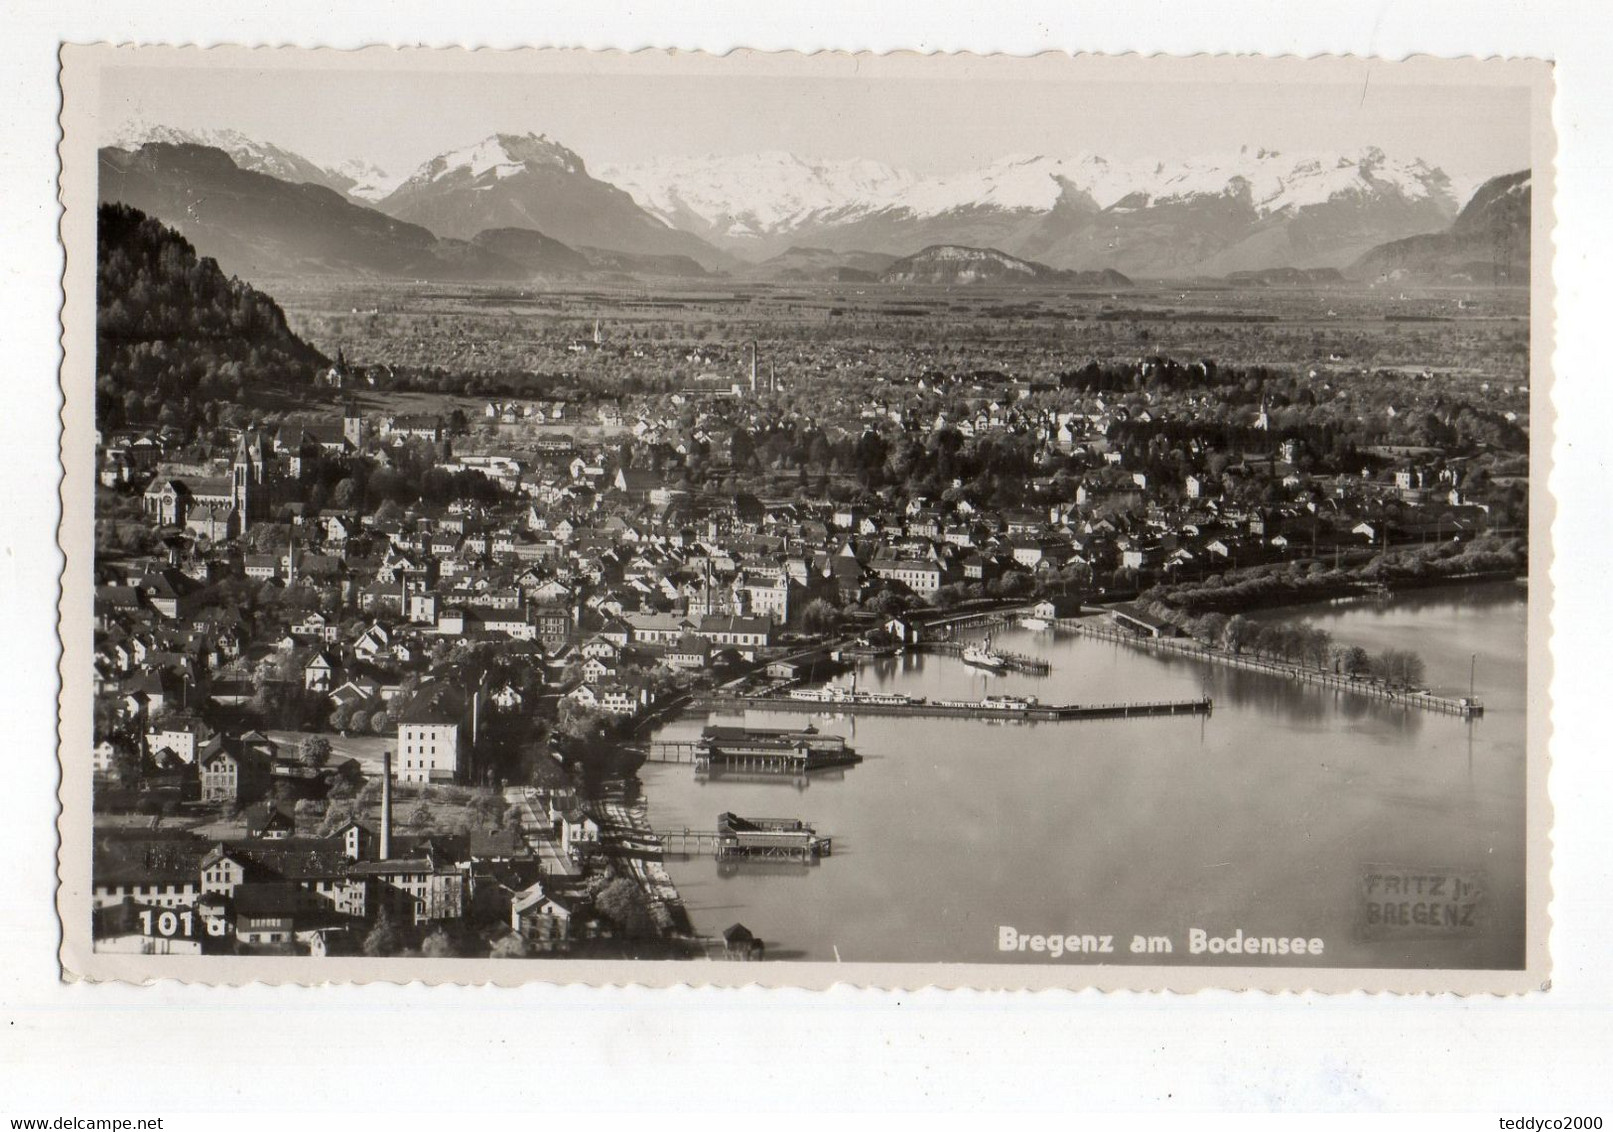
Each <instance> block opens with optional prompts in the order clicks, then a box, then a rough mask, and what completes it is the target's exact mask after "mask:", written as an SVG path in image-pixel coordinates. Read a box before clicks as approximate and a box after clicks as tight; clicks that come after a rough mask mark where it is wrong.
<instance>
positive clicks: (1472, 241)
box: [1351, 170, 1532, 285]
mask: <svg viewBox="0 0 1613 1132" xmlns="http://www.w3.org/2000/svg"><path fill="white" fill-rule="evenodd" d="M1530 182H1531V177H1530V174H1529V172H1528V171H1527V170H1524V171H1522V172H1518V173H1510V174H1507V175H1506V176H1503V177H1494V178H1492V179H1490V180H1488V181H1486V182H1485V183H1484V184H1482V185H1480V186H1479V189H1478V191H1477V192H1475V193H1474V194H1473V198H1472V199H1471V200H1469V201H1468V202H1467V205H1466V206H1465V207H1464V208H1463V209H1462V211H1461V214H1460V215H1458V216H1457V218H1456V220H1455V221H1454V222H1453V223H1452V224H1451V226H1450V227H1449V228H1448V229H1446V230H1445V231H1443V232H1436V233H1432V234H1429V235H1424V236H1410V237H1407V238H1406V239H1404V240H1395V241H1393V242H1391V243H1387V244H1383V245H1381V246H1380V247H1377V248H1374V249H1373V250H1372V251H1370V252H1368V253H1367V254H1366V255H1364V256H1362V257H1361V259H1360V260H1359V261H1358V262H1356V263H1355V264H1354V265H1353V266H1352V268H1351V274H1352V275H1353V276H1354V277H1356V278H1357V279H1361V280H1366V281H1369V282H1370V281H1379V280H1382V281H1402V280H1404V281H1407V282H1417V283H1448V284H1460V283H1466V284H1475V283H1476V284H1493V285H1505V284H1527V283H1528V282H1529V254H1530V238H1529V228H1530V215H1531V206H1532V200H1531V196H1532V193H1531V191H1530V190H1531V185H1530Z"/></svg>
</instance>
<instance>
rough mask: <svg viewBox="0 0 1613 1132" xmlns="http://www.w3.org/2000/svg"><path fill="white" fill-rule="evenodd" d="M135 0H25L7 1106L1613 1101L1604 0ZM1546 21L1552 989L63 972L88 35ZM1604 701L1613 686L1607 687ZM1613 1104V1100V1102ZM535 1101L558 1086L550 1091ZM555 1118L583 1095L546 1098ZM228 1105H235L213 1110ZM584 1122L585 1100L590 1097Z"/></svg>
mask: <svg viewBox="0 0 1613 1132" xmlns="http://www.w3.org/2000/svg"><path fill="white" fill-rule="evenodd" d="M685 6H686V5H673V4H668V5H658V4H643V3H638V4H620V3H617V4H609V3H593V4H587V5H573V6H558V5H541V6H540V5H537V4H533V5H530V6H529V5H515V4H510V5H497V6H495V5H474V4H471V3H467V2H464V0H455V2H452V3H442V2H440V0H438V2H432V3H400V2H393V3H390V4H387V5H386V6H385V7H384V8H382V7H380V6H376V7H375V8H373V10H362V9H359V8H358V7H357V6H352V7H353V10H352V11H351V12H343V13H341V14H339V15H337V14H333V13H332V11H331V9H332V8H333V7H335V6H334V5H330V4H323V3H322V4H306V3H286V2H280V3H261V2H251V3H245V2H241V0H212V2H207V3H191V2H184V3H167V4H162V5H160V6H159V5H158V4H157V3H155V2H154V0H147V2H144V3H139V4H130V3H103V4H97V5H91V4H88V3H76V2H58V3H44V2H38V0H21V2H19V0H11V2H10V3H8V4H7V5H6V7H5V10H4V14H3V15H0V121H3V123H4V133H3V135H0V184H3V186H4V192H5V196H4V205H5V208H4V213H3V218H4V219H3V221H0V231H3V232H4V236H3V239H4V241H5V254H4V257H3V258H0V272H3V284H0V344H3V351H0V359H3V368H0V380H3V382H4V385H3V389H4V400H3V402H0V469H3V477H4V478H3V480H0V632H3V636H0V695H3V696H4V703H5V708H6V710H5V712H4V713H3V715H0V760H3V761H0V765H3V766H4V774H3V777H0V869H3V870H4V871H3V873H0V876H3V878H4V879H3V881H0V953H3V961H0V1116H7V1117H16V1116H53V1115H58V1114H72V1113H77V1114H90V1113H111V1112H117V1113H122V1114H125V1115H155V1114H162V1113H167V1114H170V1115H178V1114H180V1113H184V1112H187V1111H190V1112H204V1111H215V1112H217V1111H224V1110H238V1109H239V1110H247V1111H254V1112H257V1113H260V1114H261V1113H263V1112H265V1111H268V1112H275V1111H286V1110H292V1111H296V1110H329V1109H341V1110H368V1111H370V1112H406V1113H411V1114H413V1116H414V1118H415V1119H414V1121H411V1122H410V1123H414V1122H418V1121H419V1118H420V1116H421V1114H423V1113H429V1112H430V1111H432V1110H436V1109H441V1110H445V1111H463V1110H472V1109H479V1110H494V1111H515V1110H525V1111H538V1112H546V1111H549V1110H553V1109H557V1108H565V1109H599V1108H603V1109H612V1108H628V1109H632V1108H644V1109H651V1110H656V1109H668V1108H700V1109H709V1108H729V1107H736V1108H748V1109H755V1108H763V1109H781V1110H786V1111H788V1110H801V1109H811V1108H818V1107H834V1108H845V1107H851V1108H932V1107H934V1108H939V1107H957V1106H969V1107H973V1106H983V1107H989V1108H1018V1107H1035V1108H1056V1109H1071V1108H1078V1109H1123V1110H1131V1109H1154V1110H1166V1111H1169V1110H1178V1111H1191V1110H1204V1109H1223V1110H1224V1109H1241V1108H1252V1109H1271V1108H1281V1109H1327V1110H1341V1109H1342V1110H1358V1111H1359V1110H1366V1111H1370V1110H1378V1109H1395V1110H1406V1109H1423V1110H1442V1111H1448V1110H1462V1111H1468V1112H1472V1113H1474V1114H1475V1115H1474V1117H1473V1118H1472V1119H1471V1120H1470V1121H1467V1122H1466V1123H1468V1124H1471V1125H1472V1126H1474V1127H1487V1128H1493V1127H1496V1124H1495V1123H1494V1121H1493V1119H1491V1118H1490V1117H1488V1116H1486V1117H1484V1118H1483V1119H1480V1118H1479V1116H1478V1114H1481V1113H1485V1114H1496V1115H1522V1114H1525V1113H1536V1114H1542V1115H1545V1114H1549V1115H1560V1114H1566V1113H1574V1112H1579V1113H1588V1112H1595V1111H1604V1110H1605V1108H1606V1107H1613V1106H1608V1103H1607V1102H1608V1101H1609V1100H1610V1099H1613V1089H1610V1086H1609V1083H1608V1078H1609V1068H1608V1065H1609V1060H1610V1058H1609V1055H1610V1051H1613V1042H1610V1041H1609V1038H1610V1036H1613V1035H1610V1030H1613V996H1610V989H1613V979H1610V976H1609V971H1608V967H1609V964H1610V962H1613V947H1610V946H1609V939H1608V932H1609V930H1610V929H1613V917H1610V916H1609V899H1610V897H1609V893H1610V891H1613V884H1610V879H1613V878H1610V867H1609V861H1610V856H1613V855H1610V852H1609V849H1610V838H1609V832H1608V831H1609V828H1610V825H1613V815H1610V812H1609V805H1608V803H1609V801H1610V799H1609V790H1608V786H1609V780H1610V775H1609V771H1608V767H1609V763H1610V753H1609V750H1608V747H1609V744H1608V743H1607V742H1606V741H1605V739H1604V736H1603V724H1604V722H1605V720H1606V719H1607V716H1606V714H1605V706H1606V702H1607V697H1608V687H1607V678H1606V672H1607V669H1608V651H1609V650H1608V649H1607V647H1606V644H1605V642H1606V641H1607V640H1608V639H1609V632H1608V630H1609V624H1608V621H1609V618H1608V608H1609V605H1610V604H1613V603H1610V602H1609V587H1608V583H1609V577H1608V574H1609V571H1608V566H1607V562H1608V553H1607V552H1608V549H1609V543H1608V536H1607V533H1606V532H1607V525H1608V522H1609V519H1610V518H1613V508H1610V506H1609V492H1608V485H1609V479H1608V471H1607V464H1606V461H1607V459H1608V456H1609V454H1610V451H1613V446H1610V444H1609V425H1610V423H1613V422H1610V415H1609V412H1608V393H1607V389H1608V386H1609V382H1610V381H1613V373H1610V372H1609V370H1610V366H1609V364H1608V361H1607V353H1606V351H1605V350H1604V349H1601V347H1603V346H1604V344H1605V342H1606V334H1605V332H1604V328H1605V326H1606V324H1607V321H1608V315H1609V312H1608V307H1607V299H1608V289H1607V286H1606V282H1605V281H1606V279H1607V277H1608V273H1609V271H1610V270H1613V265H1610V263H1609V257H1608V251H1609V241H1608V239H1607V237H1608V230H1609V215H1610V212H1613V204H1610V200H1613V195H1610V194H1609V193H1608V191H1607V189H1608V186H1609V184H1610V183H1613V180H1610V176H1609V173H1610V170H1609V168H1608V164H1609V158H1610V155H1613V144H1610V141H1613V139H1610V137H1609V126H1610V120H1609V113H1608V110H1609V105H1608V103H1609V87H1608V83H1607V81H1606V78H1605V75H1606V72H1607V71H1608V69H1609V64H1610V60H1609V58H1608V56H1607V51H1608V48H1609V46H1610V45H1613V36H1610V35H1609V31H1610V28H1609V18H1608V16H1607V14H1606V12H1605V9H1604V8H1603V6H1602V5H1599V4H1591V3H1584V4H1577V5H1576V4H1571V3H1525V2H1518V0H1514V2H1511V3H1475V2H1472V0H1468V2H1466V3H1462V4H1461V5H1455V4H1442V5H1438V6H1434V5H1417V4H1411V3H1406V2H1401V3H1398V4H1389V3H1383V4H1369V3H1349V4H1346V3H1330V4H1317V3H1309V4H1288V3H1276V2H1272V3H1256V4H1242V5H1238V4H1228V3H1215V4H1211V3H1205V2H1203V0H1200V2H1196V3H1195V2H1182V3H1162V2H1159V0H1155V2H1152V3H1144V2H1137V0H1133V2H1130V3H1121V2H1115V0H1110V2H1106V3H1103V4H1101V5H1099V4H1092V5H1084V4H1073V3H1062V4H1051V3H1046V4H1036V5H1016V6H1015V7H1014V10H1013V11H1012V12H1007V11H1002V10H998V5H997V4H990V5H988V4H978V5H964V4H948V5H934V6H931V7H930V8H928V9H926V10H925V11H924V12H923V13H920V12H919V11H918V10H917V9H916V8H915V9H913V10H909V9H908V8H907V7H906V6H899V5H889V6H886V8H885V10H884V11H882V12H880V13H877V14H870V13H869V12H867V11H865V10H864V9H866V8H871V7H873V5H870V4H867V3H866V2H865V3H845V4H834V5H831V4H814V5H810V6H808V5H805V4H802V5H796V6H783V5H775V4H767V3H763V4H756V5H754V6H753V5H740V4H721V5H718V4H708V5H704V6H703V8H702V10H701V11H700V12H698V13H691V12H688V11H683V10H682V9H683V8H684V7H685ZM62 40H68V41H76V42H91V41H98V40H117V41H123V40H138V41H144V42H200V43H213V42H238V43H297V44H302V45H308V46H313V45H330V46H340V47H354V46H360V45H364V44H370V43H376V42H393V43H428V44H433V45H449V44H465V45H472V46H477V45H485V46H496V47H514V46H520V45H525V44H538V45H565V46H583V47H637V46H674V47H682V48H691V49H692V48H704V49H708V50H718V51H721V50H726V49H728V48H730V47H735V46H752V47H761V48H774V49H777V48H801V49H817V48H847V49H856V48H872V49H895V48H918V49H921V50H937V49H939V50H946V49H964V48H967V49H973V50H978V51H1010V52H1015V53H1026V52H1032V51H1040V50H1048V49H1087V50H1098V51H1110V52H1120V51H1130V50H1143V51H1165V52H1171V53H1180V54H1186V53H1197V52H1205V51H1238V52H1256V51H1258V52H1266V53H1297V54H1305V55H1309V54H1315V53H1318V52H1324V51H1329V52H1353V53H1359V54H1369V53H1370V54H1379V55H1384V56H1387V57H1391V58H1393V57H1400V56H1403V55H1406V54H1411V53H1415V52H1429V53H1434V54H1445V55H1451V54H1479V55H1492V54H1506V55H1537V56H1546V57H1550V58H1554V59H1556V60H1557V61H1558V63H1559V66H1558V71H1557V81H1558V84H1559V101H1558V107H1557V112H1556V117H1557V125H1558V130H1559V145H1560V152H1559V159H1558V201H1557V219H1558V230H1557V237H1556V239H1557V247H1558V251H1557V281H1558V316H1559V342H1558V357H1557V365H1556V371H1557V386H1556V402H1557V413H1558V418H1557V430H1558V431H1557V447H1556V452H1555V461H1556V467H1555V470H1554V472H1553V475H1552V479H1551V487H1552V490H1553V491H1554V493H1555V494H1556V496H1557V499H1558V505H1559V512H1558V522H1557V530H1556V533H1555V548H1556V558H1557V561H1556V565H1555V567H1554V569H1553V571H1552V574H1553V583H1554V585H1555V587H1556V613H1555V622H1556V624H1555V638H1554V647H1555V652H1556V661H1557V673H1556V680H1555V685H1554V687H1553V698H1554V700H1555V708H1554V710H1555V715H1554V726H1555V735H1554V737H1553V744H1552V750H1553V756H1554V760H1555V762H1554V767H1553V771H1552V782H1551V792H1552V797H1553V802H1554V804H1555V806H1556V811H1557V812H1556V823H1555V828H1554V837H1555V841H1556V868H1555V873H1554V878H1553V880H1554V885H1555V890H1556V899H1555V902H1554V904H1553V907H1552V915H1553V918H1554V920H1555V930H1554V933H1553V938H1552V953H1553V958H1554V966H1555V971H1554V977H1553V986H1552V989H1551V990H1550V991H1549V992H1548V993H1546V994H1537V995H1533V996H1530V997H1528V998H1524V999H1516V1000H1509V1001H1494V1000H1488V999H1472V1000H1457V999H1448V998H1447V999H1428V998H1388V997H1380V998H1376V999H1369V998H1366V997H1364V996H1355V997H1353V998H1334V999H1323V998H1316V997H1304V996H1253V997H1240V996H1236V995H1230V994H1210V993H1204V994H1199V995H1194V996H1191V997H1188V998H1170V997H1163V996H1149V995H1110V996H1101V995H1097V994H1083V995H1070V994H1061V993H1044V994H1040V995H1035V996H1031V995H1024V994H1021V995H1001V994H990V995H981V994H969V993H951V994H946V993H935V992H931V993H918V994H889V993H881V992H872V991H854V990H841V991H836V992H831V993H828V994H808V993H790V992H760V991H756V990H754V989H753V990H750V991H745V992H734V991H704V992H690V991H673V992H668V993H655V994H651V993H647V992H644V991H641V990H589V989H586V988H581V989H579V988H570V989H549V988H529V989H525V990H519V991H516V990H491V989H480V988H470V989H460V988H438V989H427V988H422V987H405V988H397V987H379V986H377V987H365V988H354V987H327V988H318V989H299V988H283V989H274V988H265V987H252V988H246V989H243V990H209V989H206V988H190V987H181V986H174V985H168V984H163V985H159V986H156V987H151V988H129V987H93V986H82V985H78V986H66V985H62V984H61V983H60V982H59V981H58V978H57V966H56V958H55V952H56V942H57V941H56V931H57V929H56V922H55V917H54V895H55V893H54V868H55V865H54V853H55V826H54V822H55V815H56V796H55V790H56V770H55V758H54V750H55V736H54V728H55V702H56V687H57V686H56V672H55V665H56V659H57V649H56V643H55V600H56V576H57V571H58V569H59V557H58V554H57V551H56V548H55V541H54V534H55V527H56V521H57V497H56V487H57V479H58V464H57V451H56V445H57V424H58V422H57V418H56V413H57V409H58V404H59V393H58V388H57V385H56V365H57V357H58V351H57V342H56V325H57V309H58V302H59V298H60V296H59V287H58V278H57V277H58V272H59V270H60V262H61V261H60V251H59V249H58V246H57V243H56V222H57V209H56V203H55V187H54V186H55V177H56V156H55V144H56V140H57V131H56V122H55V115H56V111H57V106H58V95H57V88H56V60H55V48H56V45H57V43H58V42H59V41H62ZM1599 709H1603V710H1599ZM1609 1115H1613V1114H1609ZM537 1119H538V1120H539V1121H544V1120H545V1118H544V1117H542V1116H539V1117H538V1118H537ZM549 1119H550V1120H552V1119H553V1118H552V1117H551V1118H549ZM209 1123H210V1124H211V1126H214V1127H216V1126H217V1124H216V1123H214V1122H209ZM567 1123H568V1124H570V1125H572V1126H581V1124H580V1122H573V1121H567Z"/></svg>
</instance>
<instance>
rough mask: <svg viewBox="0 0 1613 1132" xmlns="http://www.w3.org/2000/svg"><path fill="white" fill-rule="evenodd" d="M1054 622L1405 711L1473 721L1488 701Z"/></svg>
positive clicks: (1087, 624)
mask: <svg viewBox="0 0 1613 1132" xmlns="http://www.w3.org/2000/svg"><path fill="white" fill-rule="evenodd" d="M1055 624H1056V625H1057V626H1058V627H1059V628H1060V629H1067V630H1071V631H1073V632H1076V633H1079V634H1081V635H1082V636H1084V637H1091V638H1093V639H1094V640H1100V641H1112V642H1114V643H1116V644H1122V645H1127V646H1129V647H1131V648H1135V649H1140V650H1141V651H1143V652H1153V653H1166V654H1172V655H1176V656H1185V657H1189V658H1191V659H1193V660H1200V661H1204V662H1206V663H1209V664H1219V665H1222V666H1224V667H1227V668H1240V669H1243V670H1244V671H1247V672H1260V673H1263V674H1265V675H1268V676H1278V677H1281V678H1283V679H1285V680H1292V681H1297V682H1299V683H1303V684H1314V685H1316V686H1317V687H1321V688H1333V689H1336V690H1338V691H1343V692H1348V693H1350V694H1351V695H1356V696H1364V697H1366V698H1368V699H1374V700H1380V701H1383V702H1385V703H1395V704H1400V705H1402V706H1404V707H1412V708H1418V709H1420V710H1423V711H1434V712H1440V713H1442V714H1444V715H1457V716H1461V717H1463V718H1465V719H1472V718H1475V717H1477V716H1481V715H1483V714H1484V703H1483V701H1481V700H1479V699H1478V698H1476V697H1471V698H1470V697H1459V698H1458V697H1451V696H1436V695H1433V694H1431V693H1428V692H1413V691H1408V690H1406V689H1397V688H1390V687H1387V686H1385V685H1383V684H1378V683H1376V682H1374V681H1371V680H1363V679H1352V678H1351V677H1349V676H1345V675H1343V674H1341V673H1337V672H1327V671H1323V670H1320V669H1315V668H1304V667H1302V666H1300V665H1297V664H1290V663H1288V662H1286V661H1280V660H1268V659H1265V658H1263V657H1254V656H1249V655H1247V654H1244V653H1229V652H1226V651H1224V650H1221V649H1214V648H1211V647H1209V646H1208V645H1205V644H1202V643H1200V642H1198V641H1195V640H1193V639H1192V638H1190V637H1145V636H1140V635H1138V634H1136V633H1131V632H1127V631H1126V630H1124V629H1117V628H1115V627H1114V626H1112V625H1105V624H1102V623H1100V622H1099V621H1098V620H1097V618H1096V617H1094V616H1086V617H1072V618H1065V619H1061V620H1059V621H1057V622H1055Z"/></svg>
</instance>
